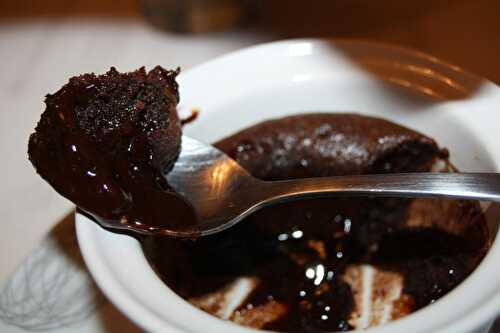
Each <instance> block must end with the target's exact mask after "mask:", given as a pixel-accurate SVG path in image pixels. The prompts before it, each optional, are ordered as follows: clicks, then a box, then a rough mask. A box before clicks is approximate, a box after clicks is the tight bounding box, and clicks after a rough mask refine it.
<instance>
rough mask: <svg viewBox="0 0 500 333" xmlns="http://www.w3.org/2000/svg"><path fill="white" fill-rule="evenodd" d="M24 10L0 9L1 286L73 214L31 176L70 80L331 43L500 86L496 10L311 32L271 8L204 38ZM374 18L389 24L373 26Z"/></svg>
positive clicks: (355, 11) (134, 19) (360, 17)
mask: <svg viewBox="0 0 500 333" xmlns="http://www.w3.org/2000/svg"><path fill="white" fill-rule="evenodd" d="M22 3H24V1H18V2H9V4H6V2H0V13H1V14H0V19H1V21H0V58H1V59H2V60H3V61H2V62H0V73H2V75H1V76H0V100H1V101H2V109H1V111H0V154H1V155H0V156H2V163H1V164H0V174H1V175H2V185H3V186H2V187H1V188H0V199H1V200H2V204H1V206H0V216H1V217H2V220H3V221H2V228H3V232H2V235H1V236H0V263H1V264H0V285H1V284H2V283H3V282H4V281H5V280H6V279H7V277H8V276H9V275H10V274H11V273H12V272H13V271H14V269H15V268H16V266H17V265H19V263H20V262H21V261H22V260H23V258H25V257H26V256H27V255H28V254H29V253H30V252H31V251H33V249H35V248H36V247H37V246H38V244H39V242H40V240H41V239H42V238H43V236H44V235H46V234H47V233H48V232H50V230H51V229H52V228H53V227H54V226H55V225H56V224H58V222H59V221H61V220H62V219H64V218H65V217H66V216H67V215H68V214H71V210H72V209H73V208H72V205H71V204H70V203H69V202H68V201H66V200H65V199H63V198H61V197H60V196H59V195H57V194H56V193H55V192H54V191H53V190H52V189H51V188H50V187H49V186H48V185H47V184H45V183H44V182H43V181H42V180H41V179H40V178H39V177H38V176H36V175H35V173H34V172H33V168H32V166H31V165H30V163H29V161H28V160H27V154H26V143H27V138H28V136H29V134H30V133H31V132H32V130H33V127H34V126H35V124H36V122H37V121H38V119H39V116H40V113H41V111H42V110H43V97H44V95H45V94H46V93H48V92H54V91H56V90H57V89H58V88H59V87H60V86H61V85H62V84H64V83H65V82H66V81H67V78H68V77H70V76H73V75H75V74H78V73H83V72H98V73H99V72H103V71H106V70H107V69H109V67H110V66H116V67H117V68H118V69H119V70H122V71H124V70H132V69H135V68H137V67H140V66H142V65H145V66H146V67H148V68H151V67H152V66H154V65H157V64H160V65H162V66H164V67H167V68H169V67H176V66H181V68H183V69H187V68H190V67H192V66H194V65H196V64H198V63H201V62H203V61H206V60H208V59H211V58H213V57H215V56H217V55H220V54H223V53H226V52H229V51H232V50H236V49H239V48H242V47H245V46H249V45H253V44H256V43H259V42H264V41H271V40H276V39H281V38H282V37H299V36H317V35H328V36H337V37H362V38H365V39H370V40H377V41H385V42H392V43H396V44H400V45H406V46H411V47H414V48H417V49H420V50H423V51H427V52H429V53H431V54H434V55H436V56H438V57H441V58H444V59H446V60H449V61H452V62H454V63H456V64H458V65H462V66H464V67H466V68H468V69H471V70H473V71H475V72H477V73H478V74H480V75H482V76H485V77H488V78H490V79H492V80H493V81H495V82H497V83H499V82H500V61H498V60H497V59H498V56H497V54H498V53H499V52H498V51H500V43H499V41H500V37H499V34H498V31H499V27H500V20H497V17H496V16H497V14H496V13H498V12H500V2H495V3H494V4H493V2H492V1H482V0H478V1H474V2H472V1H455V2H454V3H453V5H451V6H450V7H448V6H445V5H444V1H432V2H431V1H423V3H424V4H428V5H429V6H428V7H426V8H425V10H423V9H422V8H421V7H420V6H419V7H418V8H413V10H412V9H411V7H409V6H402V5H394V4H392V2H390V1H381V2H377V4H378V5H377V6H376V7H374V5H373V4H372V2H368V1H366V2H364V1H351V2H349V3H348V2H347V1H344V0H341V1H338V2H336V4H335V5H334V6H333V7H331V8H329V11H314V10H312V9H310V13H308V14H310V15H304V16H310V17H312V18H314V20H313V21H314V22H315V24H314V25H311V24H310V22H306V21H304V20H302V19H301V18H300V17H299V16H298V15H297V13H296V12H294V10H293V5H292V4H293V3H294V2H290V3H289V4H290V5H289V6H288V7H287V9H286V10H284V9H283V7H279V6H276V7H270V8H269V9H268V11H266V15H263V17H262V18H261V23H262V24H261V25H260V26H259V27H257V28H252V29H246V30H242V31H238V32H224V33H212V34H206V35H188V34H172V33H168V32H165V31H160V30H157V29H155V28H153V27H151V26H150V25H149V24H147V23H146V22H144V20H142V19H141V17H140V15H139V14H138V10H137V6H136V2H135V1H124V2H123V3H124V4H123V6H120V7H119V8H115V7H114V6H113V5H112V4H111V3H110V2H107V1H101V2H98V1H86V2H83V1H74V2H72V3H70V4H69V5H67V6H65V5H64V4H65V3H66V2H64V4H63V3H62V2H61V1H59V0H56V1H48V2H43V3H44V6H40V7H36V3H37V2H34V3H35V6H33V7H28V8H26V7H25V8H24V11H23V10H21V7H20V6H21V5H20V4H22ZM277 3H279V1H277ZM385 3H387V4H386V5H387V6H385V7H384V4H385ZM419 3H421V4H422V1H419ZM422 7H425V6H424V5H422ZM383 8H384V9H383ZM495 8H496V9H495ZM285 11H286V14H287V15H283V13H284V12H285ZM346 11H348V12H349V13H350V14H351V15H350V16H349V17H350V19H349V20H346V18H345V15H341V13H345V12H346ZM370 11H384V12H385V15H382V16H383V18H380V17H378V18H373V15H369V12H370ZM325 12H326V13H328V17H325V16H324V13H325ZM396 13H399V14H396ZM494 13H495V14H494ZM273 17H274V19H271V18H273ZM283 17H286V19H285V18H283ZM290 22H295V23H294V24H291V23H290Z"/></svg>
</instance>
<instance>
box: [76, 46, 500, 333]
mask: <svg viewBox="0 0 500 333" xmlns="http://www.w3.org/2000/svg"><path fill="white" fill-rule="evenodd" d="M179 83H180V87H181V105H180V109H181V110H188V109H190V108H198V109H200V110H201V114H200V117H199V118H198V120H197V121H196V122H195V123H194V124H192V125H190V126H188V127H186V128H185V134H186V135H189V136H192V137H194V138H196V139H199V140H201V141H205V142H213V141H215V140H218V139H220V138H222V137H224V136H226V135H228V134H230V133H233V132H235V131H237V130H239V129H241V128H243V127H246V126H249V125H252V124H255V123H257V122H260V121H262V120H265V119H269V118H273V117H280V116H284V115H288V114H292V113H298V112H308V111H352V112H358V113H362V114H371V115H377V116H381V117H384V118H387V119H390V120H392V121H395V122H398V123H400V124H403V125H406V126H408V127H410V128H414V129H417V130H419V131H421V132H423V133H425V134H428V135H430V136H432V137H434V138H436V139H437V141H438V142H439V143H440V144H441V145H443V146H446V147H448V148H449V149H450V151H451V156H452V161H453V163H455V165H457V166H458V167H459V168H460V169H462V170H464V171H493V170H497V169H498V166H499V165H500V147H499V146H498V145H497V142H498V141H499V140H500V133H498V130H497V129H498V125H497V124H498V121H497V119H498V116H497V115H496V114H497V109H498V106H499V105H500V89H499V88H498V87H497V86H495V85H494V84H492V83H490V82H488V81H486V80H482V79H480V78H478V77H475V76H474V75H471V74H468V73H465V72H463V71H462V70H460V69H458V68H456V67H454V66H451V65H448V64H445V63H443V62H440V61H438V60H437V59H434V58H432V57H429V56H426V55H423V54H420V53H416V52H410V51H406V50H402V49H397V48H392V47H387V46H380V45H376V44H367V43H361V42H348V41H343V42H338V41H337V42H331V41H324V40H293V41H287V42H279V43H271V44H266V45H262V46H258V47H252V48H250V49H246V50H243V51H239V52H236V53H232V54H229V55H227V56H224V57H221V58H218V59H216V60H213V61H211V62H209V63H206V64H204V65H201V66H198V67H196V68H195V69H192V70H190V71H188V72H186V73H183V74H182V75H181V76H180V77H179ZM77 234H78V240H79V244H80V247H81V250H82V253H83V256H84V259H85V261H86V264H87V265H88V268H89V270H90V272H91V273H92V275H93V276H94V277H95V279H96V281H97V283H98V285H99V286H100V287H101V288H102V289H103V291H104V293H105V294H106V295H107V296H108V297H109V298H110V299H111V300H112V302H114V303H115V305H117V306H118V307H119V308H120V309H121V310H122V311H123V312H124V313H125V314H127V315H128V316H129V317H130V318H131V319H132V320H134V321H135V322H136V323H138V324H139V325H141V326H142V327H144V328H145V329H147V330H148V331H151V332H166V331H175V332H176V331H181V332H217V333H223V332H245V331H248V332H250V331H252V330H248V329H244V328H241V327H239V326H236V325H233V324H231V323H227V322H224V321H221V320H218V319H216V318H214V317H212V316H210V315H208V314H205V313H204V312H202V311H200V310H197V309H195V308H194V307H192V306H191V305H189V304H188V303H186V302H185V301H183V300H182V299H181V298H180V297H178V296H177V295H176V294H175V293H173V292H172V291H171V290H170V289H169V288H168V287H166V286H165V285H164V284H163V283H162V282H161V281H160V280H159V279H158V278H157V276H156V275H155V273H154V272H153V270H152V269H151V268H150V266H149V265H148V263H147V262H146V259H145V258H144V255H143V253H142V251H141V248H140V245H139V243H138V242H137V241H135V240H134V239H132V238H130V237H127V236H122V235H117V234H113V233H111V232H107V231H105V230H103V229H101V228H100V227H98V226H97V225H96V224H95V223H93V222H91V221H89V220H88V219H87V218H85V217H84V216H81V215H78V216H77ZM165 255H169V254H168V253H166V254H165ZM499 267H500V245H499V242H498V241H497V242H495V243H494V245H493V247H492V249H491V251H490V253H489V254H488V256H487V257H486V258H485V260H484V261H483V263H482V264H481V265H480V266H479V267H478V269H476V271H475V272H474V273H473V274H472V275H471V276H470V277H469V278H468V279H466V280H465V281H464V282H463V283H462V284H461V285H460V286H459V287H457V288H456V289H454V290H453V291H452V292H450V293H449V294H448V295H446V296H445V297H443V298H442V299H440V300H439V301H438V302H436V303H435V304H433V305H430V306H428V307H426V308H424V309H422V310H420V311H417V312H416V313H414V314H412V315H410V316H408V317H406V318H404V319H401V320H398V321H396V322H393V323H390V324H388V325H384V326H382V327H378V328H375V329H373V330H370V332H373V333H375V332H402V331H404V332H406V333H411V332H438V331H439V332H453V333H457V332H468V331H471V330H472V329H477V328H478V327H479V326H481V325H486V324H487V322H488V321H489V320H490V319H491V318H494V316H495V315H496V314H497V313H498V312H499V311H500V297H498V296H500V279H498V274H499V273H498V272H499Z"/></svg>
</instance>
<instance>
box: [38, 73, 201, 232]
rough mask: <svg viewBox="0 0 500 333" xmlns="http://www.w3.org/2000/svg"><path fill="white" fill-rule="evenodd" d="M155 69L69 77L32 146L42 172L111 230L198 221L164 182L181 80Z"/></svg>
mask: <svg viewBox="0 0 500 333" xmlns="http://www.w3.org/2000/svg"><path fill="white" fill-rule="evenodd" d="M177 74H178V71H167V70H164V69H163V68H161V67H156V68H154V69H153V70H151V71H150V72H148V73H147V72H146V71H145V69H144V68H141V69H139V70H137V71H135V72H131V73H124V74H122V73H119V72H117V71H116V70H115V69H114V68H112V69H111V70H110V71H109V72H108V73H106V74H104V75H100V76H96V75H94V74H85V75H82V76H79V77H74V78H71V79H70V81H69V83H68V84H66V85H65V86H64V87H63V88H61V89H60V90H59V91H58V92H56V93H55V94H53V95H47V98H46V105H47V108H46V110H45V112H44V113H43V114H42V117H41V119H40V122H39V123H38V125H37V127H36V130H35V133H34V134H32V135H31V137H30V142H29V150H28V153H29V157H30V160H31V161H32V163H33V165H34V166H35V167H36V169H37V172H38V173H39V174H40V175H41V176H42V177H43V178H44V179H45V180H47V181H48V182H49V183H50V184H51V185H52V186H53V187H54V189H56V190H57V191H58V192H59V193H60V194H62V195H63V196H65V197H66V198H68V199H69V200H71V201H73V202H74V203H75V204H76V205H78V206H79V207H80V208H81V209H83V210H85V211H86V212H88V213H89V214H91V215H92V216H94V217H95V218H97V219H99V220H100V221H101V222H102V223H104V224H105V225H108V226H110V225H114V226H121V227H124V228H126V227H127V226H130V225H132V226H133V227H134V228H135V229H140V230H144V231H156V230H157V229H158V228H159V227H160V228H161V227H169V226H170V227H171V226H173V225H177V224H178V221H183V224H184V225H186V226H187V225H188V224H189V221H193V222H194V221H195V220H196V217H195V214H194V212H193V210H192V208H191V206H190V205H189V204H188V203H187V202H185V201H184V200H183V199H182V198H181V197H180V196H178V195H177V194H175V193H173V192H172V191H170V189H169V187H168V184H167V182H166V181H165V178H164V173H166V172H168V171H169V170H170V169H171V168H172V166H173V164H174V163H175V160H176V159H177V156H178V153H179V149H180V140H181V125H180V120H179V118H178V116H177V112H176V109H175V108H176V105H177V103H178V100H179V96H178V92H177V83H176V82H175V77H176V75H177Z"/></svg>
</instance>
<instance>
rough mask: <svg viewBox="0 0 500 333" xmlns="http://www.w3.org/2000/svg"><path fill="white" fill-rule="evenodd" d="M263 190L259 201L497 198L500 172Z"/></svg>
mask: <svg viewBox="0 0 500 333" xmlns="http://www.w3.org/2000/svg"><path fill="white" fill-rule="evenodd" d="M263 190H264V192H265V194H264V195H263V196H262V197H264V198H265V199H264V200H263V202H261V203H271V202H274V203H275V202H285V201H290V200H294V199H299V198H305V197H311V198H312V197H326V196H341V195H344V196H346V195H348V196H353V195H366V196H374V197H375V196H378V197H411V198H417V197H440V198H457V199H471V200H484V201H500V174H499V173H400V174H381V175H355V176H339V177H321V178H305V179H293V180H284V181H273V182H264V186H263ZM261 193H262V192H261Z"/></svg>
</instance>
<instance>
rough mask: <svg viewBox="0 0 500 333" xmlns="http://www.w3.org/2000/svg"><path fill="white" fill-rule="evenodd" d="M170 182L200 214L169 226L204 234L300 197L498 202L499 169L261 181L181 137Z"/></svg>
mask: <svg viewBox="0 0 500 333" xmlns="http://www.w3.org/2000/svg"><path fill="white" fill-rule="evenodd" d="M167 180H168V182H169V184H170V185H171V186H172V187H173V188H174V189H175V190H176V191H177V193H179V194H181V195H182V196H184V197H185V198H186V199H187V200H188V201H189V202H190V203H191V204H192V205H193V207H194V210H195V211H196V213H197V214H198V217H199V220H200V221H201V222H200V224H199V226H198V227H199V228H198V229H197V230H193V231H176V230H165V232H164V234H168V235H170V236H174V237H195V236H200V235H201V236H205V235H210V234H214V233H217V232H220V231H222V230H224V229H227V228H229V227H231V226H233V225H235V224H236V223H238V222H239V221H241V220H242V219H243V218H244V217H245V216H247V215H249V214H251V213H253V212H255V211H257V210H259V209H261V208H263V207H265V206H268V205H270V204H275V203H280V202H286V201H291V200H297V199H305V198H313V197H327V196H342V195H343V196H346V195H365V196H371V197H375V196H384V197H412V198H416V197H441V198H460V199H473V200H484V201H500V174H498V173H401V174H383V175H355V176H337V177H321V178H306V179H293V180H283V181H262V180H259V179H256V178H254V177H252V176H251V175H250V174H249V173H248V172H247V171H245V170H244V169H243V168H242V167H241V166H240V165H239V164H238V163H237V162H236V161H234V160H233V159H231V158H230V157H228V156H227V155H226V154H224V153H223V152H221V151H220V150H218V149H216V148H215V147H213V146H211V145H207V144H204V143H201V142H199V141H197V140H194V139H192V138H189V137H186V136H183V137H182V150H181V154H180V156H179V159H178V160H177V162H176V163H175V165H174V168H173V170H172V171H170V173H169V174H168V175H167Z"/></svg>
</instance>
